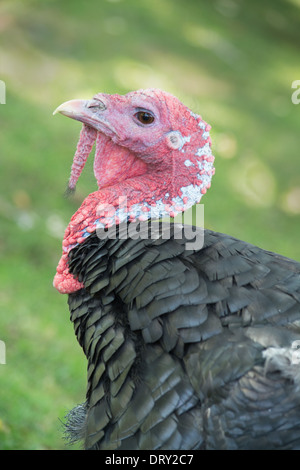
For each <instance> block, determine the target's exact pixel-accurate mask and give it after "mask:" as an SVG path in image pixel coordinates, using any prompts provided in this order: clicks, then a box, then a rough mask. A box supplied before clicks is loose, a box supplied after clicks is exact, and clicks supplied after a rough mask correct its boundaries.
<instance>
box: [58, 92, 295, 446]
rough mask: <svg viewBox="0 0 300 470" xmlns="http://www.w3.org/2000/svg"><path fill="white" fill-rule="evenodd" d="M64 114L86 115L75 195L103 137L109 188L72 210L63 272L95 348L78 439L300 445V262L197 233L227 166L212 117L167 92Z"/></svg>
mask: <svg viewBox="0 0 300 470" xmlns="http://www.w3.org/2000/svg"><path fill="white" fill-rule="evenodd" d="M55 113H60V114H62V115H64V116H67V117H70V118H71V119H74V120H77V121H79V122H81V124H82V128H81V131H80V136H79V142H78V145H77V149H76V152H75V156H74V159H73V163H72V168H71V175H70V179H69V183H68V191H69V192H72V191H74V190H75V187H76V184H77V181H78V178H79V176H80V174H81V171H82V169H83V167H84V165H85V162H86V160H87V158H88V156H89V155H90V153H91V151H92V148H93V146H94V144H95V157H94V174H95V178H96V180H97V185H98V189H97V190H96V191H94V192H92V193H91V194H89V195H88V196H87V197H86V198H85V199H84V201H83V203H82V205H81V206H80V208H79V209H78V210H77V211H76V212H75V214H74V215H73V216H72V217H71V220H70V223H69V225H68V227H67V228H66V231H65V235H64V239H63V242H62V245H63V251H62V256H61V259H60V261H59V263H58V266H57V271H56V274H55V277H54V282H53V284H54V287H55V288H56V289H57V290H58V291H59V292H60V293H62V294H67V296H68V306H69V312H70V319H71V321H72V323H73V325H74V331H75V334H76V337H77V340H78V342H79V344H80V346H81V347H82V349H83V352H84V354H85V356H86V358H87V390H86V397H85V401H84V402H83V403H81V404H79V405H77V406H75V407H74V409H72V410H71V411H69V412H68V414H67V417H66V422H65V430H66V434H67V435H68V438H69V441H70V442H71V443H73V442H76V441H79V442H81V445H82V446H83V448H84V449H86V450H214V449H215V450H223V449H224V450H225V449H226V450H242V449H245V450H247V449H257V450H258V449H270V450H271V449H300V393H299V392H300V365H299V364H300V354H299V351H298V349H299V347H300V263H299V262H297V261H294V260H292V259H289V258H286V257H284V256H282V255H279V254H276V253H273V252H271V251H267V250H264V249H262V248H259V247H257V246H254V245H252V244H250V243H248V242H245V241H242V240H238V239H236V238H234V237H233V236H231V235H227V234H223V233H219V232H215V231H212V230H210V229H206V228H204V227H200V225H199V226H198V224H195V225H192V224H191V225H189V226H188V228H189V229H190V231H189V230H184V229H185V228H186V224H185V223H184V222H185V221H184V214H185V213H186V211H187V210H188V209H190V208H191V207H192V208H193V209H195V208H196V209H197V208H199V207H200V206H201V205H202V204H199V202H200V200H201V198H202V196H203V195H204V194H206V192H207V190H208V189H209V188H210V186H211V180H212V177H213V175H214V173H215V167H214V160H215V158H214V156H213V154H212V142H211V137H210V129H211V127H210V125H209V124H207V123H206V122H205V121H204V120H203V119H202V117H201V116H200V115H199V114H196V113H194V112H193V111H191V110H190V109H189V108H188V107H187V106H185V105H184V104H183V103H182V102H181V101H180V100H179V99H178V98H176V97H175V96H173V95H172V94H170V93H168V92H165V91H162V90H159V89H155V88H149V89H141V90H137V91H133V92H129V93H127V94H124V95H119V94H106V93H98V94H96V95H95V96H94V97H93V98H92V99H87V100H78V99H76V100H70V101H67V102H65V103H63V104H62V105H60V106H59V107H58V108H57V109H56V110H55ZM193 209H192V210H193ZM197 213H198V211H196V215H197ZM182 214H183V216H182ZM178 217H181V219H179V220H181V221H182V222H181V223H175V221H176V218H178ZM191 233H192V234H193V236H194V238H193V239H192V237H191ZM192 240H194V242H193V241H192Z"/></svg>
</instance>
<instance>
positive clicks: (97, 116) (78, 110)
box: [53, 99, 106, 129]
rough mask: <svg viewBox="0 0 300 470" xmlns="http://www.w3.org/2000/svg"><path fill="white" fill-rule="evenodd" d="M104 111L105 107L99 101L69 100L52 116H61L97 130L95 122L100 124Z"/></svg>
mask: <svg viewBox="0 0 300 470" xmlns="http://www.w3.org/2000/svg"><path fill="white" fill-rule="evenodd" d="M105 110H106V105H105V104H104V103H103V101H101V100H99V99H92V100H71V101H66V102H65V103H63V104H61V105H60V106H58V108H56V110H55V111H54V112H53V114H57V113H60V114H63V115H64V116H67V117H70V118H72V119H76V121H81V122H83V123H85V124H88V125H90V126H91V127H94V128H96V129H97V122H99V121H100V122H101V112H103V111H105Z"/></svg>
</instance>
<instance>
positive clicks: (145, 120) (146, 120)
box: [136, 111, 154, 124]
mask: <svg viewBox="0 0 300 470" xmlns="http://www.w3.org/2000/svg"><path fill="white" fill-rule="evenodd" d="M136 117H137V119H138V120H139V121H140V122H141V123H142V124H151V123H152V122H153V121H154V116H153V115H152V114H151V113H148V112H147V111H139V112H138V113H136Z"/></svg>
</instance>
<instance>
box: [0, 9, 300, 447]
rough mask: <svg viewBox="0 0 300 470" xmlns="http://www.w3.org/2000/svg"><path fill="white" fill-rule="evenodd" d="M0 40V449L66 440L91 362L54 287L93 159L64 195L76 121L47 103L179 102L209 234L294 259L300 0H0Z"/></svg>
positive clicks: (298, 203) (90, 187)
mask: <svg viewBox="0 0 300 470" xmlns="http://www.w3.org/2000/svg"><path fill="white" fill-rule="evenodd" d="M0 35H1V41H0V79H1V80H3V81H4V82H5V84H6V104H0V224H1V231H0V253H1V265H0V340H2V341H4V342H5V345H6V364H5V365H4V364H3V365H1V364H0V449H64V448H65V443H64V441H63V439H62V433H61V423H60V419H62V418H63V416H64V414H65V412H66V411H68V410H69V409H70V408H72V407H73V406H74V405H76V404H77V403H80V402H81V401H83V399H84V395H85V381H86V380H85V375H86V362H85V360H84V357H83V354H82V352H81V350H80V347H79V346H78V344H77V342H76V339H75V336H74V333H73V327H72V325H71V324H70V322H69V314H68V308H67V298H66V296H62V295H60V294H58V293H57V292H56V291H55V290H54V288H53V287H52V280H53V275H54V273H55V269H56V264H57V262H58V260H59V258H60V254H61V240H62V236H63V232H64V228H65V226H66V225H67V224H68V221H69V219H70V217H71V215H72V214H73V213H74V212H75V210H76V209H77V208H78V206H79V205H80V204H81V202H82V200H83V198H84V197H85V196H86V195H87V194H88V193H90V192H92V191H94V190H95V189H96V184H95V179H94V176H93V173H92V158H90V161H89V162H88V163H87V165H86V168H85V170H84V172H83V175H82V177H81V178H80V180H79V183H78V188H77V192H76V195H75V196H74V197H73V198H71V199H64V198H63V192H64V189H65V187H66V182H67V179H68V176H69V171H70V166H71V162H72V158H73V154H74V151H75V147H76V143H77V138H78V134H79V131H80V124H79V123H77V122H75V121H72V120H69V119H66V118H65V117H63V116H60V115H58V116H55V117H53V116H52V111H53V110H54V109H55V108H56V107H57V106H58V105H59V104H60V103H62V102H63V101H66V100H69V99H73V98H78V97H82V98H90V97H92V95H93V94H95V93H96V92H100V91H102V92H107V93H115V92H117V93H126V92H128V91H130V90H134V89H138V88H147V87H158V88H162V89H165V90H167V91H169V92H171V93H173V94H175V95H177V96H178V97H179V98H180V99H181V100H182V101H183V102H184V103H185V104H186V105H188V106H189V107H190V108H191V109H192V110H193V111H195V112H197V113H199V114H201V115H202V116H203V118H204V119H205V120H206V121H207V122H209V123H210V124H211V125H212V139H213V150H214V154H215V156H216V161H215V165H216V175H215V177H214V179H213V184H212V188H211V189H210V190H209V192H208V193H207V195H206V196H205V198H203V202H204V205H205V223H206V227H208V228H212V229H214V230H216V231H220V232H226V233H230V234H232V235H234V236H236V237H239V238H243V239H245V240H247V241H249V242H251V243H254V244H256V245H259V246H261V247H263V248H266V249H269V250H272V251H276V252H280V253H282V254H284V255H286V256H289V257H292V258H295V259H298V260H300V243H299V217H300V178H299V174H300V159H299V144H300V137H299V129H300V105H298V106H297V105H295V104H293V103H292V101H291V95H292V92H293V91H295V90H293V89H292V88H291V86H292V82H293V81H294V80H300V59H299V57H300V55H299V46H300V0H286V1H283V0H265V1H263V2H262V1H260V0H252V1H246V0H241V1H239V0H212V1H209V2H208V1H204V0H199V1H196V0H194V1H192V0H151V1H146V0H123V1H122V0H119V1H116V0H114V1H112V0H110V1H108V0H102V1H96V0H92V1H88V2H84V1H79V0H66V1H59V0H46V1H42V0H41V1H38V0H27V1H25V0H24V1H21V0H7V1H5V0H2V1H1V3H0ZM299 98H300V94H299Z"/></svg>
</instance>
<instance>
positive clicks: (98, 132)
mask: <svg viewBox="0 0 300 470" xmlns="http://www.w3.org/2000/svg"><path fill="white" fill-rule="evenodd" d="M56 112H60V113H62V114H64V115H66V116H68V117H71V118H73V119H76V120H78V121H81V122H82V123H83V128H82V131H81V134H80V139H79V143H78V146H77V150H76V153H75V156H74V160H73V165H72V171H71V177H70V180H69V187H70V188H71V189H74V188H75V185H76V183H77V180H78V178H79V176H80V173H81V171H82V169H83V167H84V164H85V162H86V160H87V157H88V155H89V153H90V152H91V149H92V147H93V144H94V142H95V141H96V152H95V160H94V173H95V177H96V180H97V183H98V187H99V190H98V191H96V192H94V193H92V194H90V195H89V196H88V197H87V198H86V199H85V201H84V202H83V204H82V205H81V207H80V209H79V210H78V211H77V212H76V213H75V214H74V215H73V217H72V218H71V221H70V224H69V226H68V228H67V230H66V233H65V236H64V240H63V256H62V258H61V260H60V263H59V265H58V268H57V274H56V276H55V279H54V286H55V287H56V288H57V289H58V290H59V291H60V292H62V293H71V292H74V291H76V290H78V289H80V288H82V287H83V286H82V284H80V283H79V282H78V281H77V280H76V279H74V278H73V276H72V275H70V273H69V272H68V266H67V259H68V252H69V251H70V250H71V249H72V248H73V247H74V246H76V244H78V243H82V242H83V241H84V240H85V237H86V236H88V235H89V234H90V233H92V232H93V231H95V230H96V228H98V227H102V228H105V227H109V226H112V225H114V224H118V223H120V222H123V221H126V220H127V221H134V220H145V219H147V218H150V217H155V218H160V217H162V216H164V215H171V216H174V215H176V214H177V213H178V212H181V211H185V210H186V209H188V208H189V207H191V206H192V205H194V204H195V203H198V202H199V201H200V199H201V196H202V195H203V194H205V192H206V190H207V189H208V188H209V187H210V180H211V177H212V175H213V174H214V167H213V161H214V157H213V156H212V154H211V149H210V146H211V140H210V137H209V130H210V126H209V125H208V124H206V123H205V122H204V121H203V120H202V118H201V117H200V116H199V115H197V114H194V113H193V112H191V111H190V110H189V109H188V108H187V107H186V106H184V105H183V104H182V103H181V102H180V101H179V100H178V99H177V98H175V97H174V96H172V95H170V94H169V93H166V92H163V91H161V90H157V89H148V90H138V91H135V92H131V93H128V94H127V95H124V96H122V95H108V94H105V93H99V94H97V95H95V96H94V98H93V99H92V100H87V101H84V100H73V101H69V102H67V103H64V104H63V105H61V106H59V107H58V108H57V110H56ZM120 198H121V199H120ZM124 199H125V200H126V204H125V205H122V204H121V205H120V200H122V201H124ZM107 207H109V208H110V210H109V211H108V210H107Z"/></svg>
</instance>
